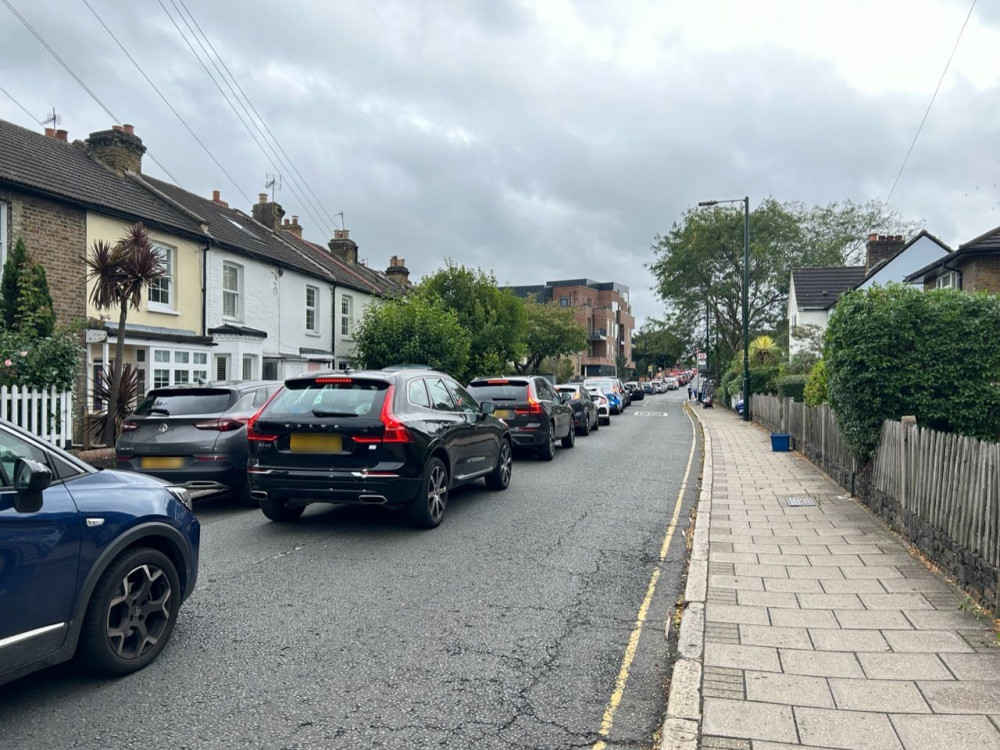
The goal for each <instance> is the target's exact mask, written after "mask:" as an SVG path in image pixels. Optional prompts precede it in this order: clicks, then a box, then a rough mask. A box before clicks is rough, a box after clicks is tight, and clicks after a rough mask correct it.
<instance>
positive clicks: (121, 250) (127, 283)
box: [87, 222, 163, 445]
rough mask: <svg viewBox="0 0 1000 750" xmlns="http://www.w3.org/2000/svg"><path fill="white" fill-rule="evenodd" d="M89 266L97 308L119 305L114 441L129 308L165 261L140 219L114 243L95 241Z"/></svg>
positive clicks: (110, 424)
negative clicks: (162, 259)
mask: <svg viewBox="0 0 1000 750" xmlns="http://www.w3.org/2000/svg"><path fill="white" fill-rule="evenodd" d="M87 267H88V269H89V271H88V274H87V278H88V280H92V281H94V282H95V283H94V286H93V287H92V288H91V290H90V301H91V303H93V305H94V306H95V307H96V308H97V309H98V310H113V309H114V308H116V307H117V308H118V335H117V342H116V344H115V359H114V362H113V363H112V369H111V383H110V388H109V394H108V413H107V416H106V418H105V422H104V435H103V440H104V444H105V445H113V444H114V442H115V434H116V429H117V421H116V420H117V414H118V402H119V394H120V392H121V382H122V359H123V357H124V356H125V323H126V321H127V320H128V310H129V308H130V307H131V308H132V309H133V310H138V309H139V308H140V306H141V304H142V300H143V296H144V294H143V292H144V291H145V290H146V288H147V287H148V286H149V284H150V283H151V282H152V281H153V280H154V279H157V278H159V277H160V276H162V275H163V263H162V261H161V259H160V255H159V254H158V253H157V252H156V250H154V249H153V243H152V242H151V241H150V239H149V232H147V231H146V228H145V227H144V226H143V225H142V223H141V222H137V223H135V224H133V225H132V226H131V227H129V228H128V230H126V232H125V234H124V235H122V237H121V239H119V240H118V242H117V243H115V244H114V245H111V244H110V243H108V242H107V241H105V240H97V241H96V242H94V244H93V245H92V246H91V248H90V255H89V256H88V257H87Z"/></svg>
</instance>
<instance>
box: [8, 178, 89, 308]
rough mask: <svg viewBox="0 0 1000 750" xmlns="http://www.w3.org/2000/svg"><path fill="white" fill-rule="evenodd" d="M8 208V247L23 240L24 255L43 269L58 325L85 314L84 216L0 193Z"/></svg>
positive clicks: (57, 205)
mask: <svg viewBox="0 0 1000 750" xmlns="http://www.w3.org/2000/svg"><path fill="white" fill-rule="evenodd" d="M0 201H4V202H6V203H7V204H8V205H9V206H10V209H9V214H10V218H9V221H10V226H9V227H8V229H9V235H8V238H9V242H10V247H13V246H14V242H16V241H17V238H18V237H23V238H24V242H25V244H26V245H27V247H28V252H29V253H30V254H31V256H32V257H33V258H34V259H35V261H37V262H38V263H41V264H42V265H43V266H45V273H46V275H47V276H48V280H49V289H50V291H51V292H52V300H53V303H54V307H55V312H56V318H57V320H58V322H59V323H60V324H64V325H65V324H69V323H71V322H73V321H77V320H82V319H83V318H84V317H86V314H87V284H86V281H87V268H86V263H85V262H84V258H85V257H86V254H87V214H86V212H85V211H83V210H82V209H77V208H72V207H70V206H67V205H65V204H61V203H55V202H53V201H49V200H46V199H44V198H36V197H34V196H30V195H25V194H23V193H14V192H11V191H7V190H0Z"/></svg>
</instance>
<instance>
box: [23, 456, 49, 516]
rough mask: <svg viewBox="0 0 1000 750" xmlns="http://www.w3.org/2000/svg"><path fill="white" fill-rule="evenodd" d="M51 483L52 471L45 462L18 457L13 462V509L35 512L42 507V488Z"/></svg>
mask: <svg viewBox="0 0 1000 750" xmlns="http://www.w3.org/2000/svg"><path fill="white" fill-rule="evenodd" d="M50 484H52V472H51V471H50V470H49V467H47V466H46V465H45V464H43V463H41V462H39V461H33V460H31V459H30V458H18V459H17V461H16V462H15V463H14V491H15V492H16V493H17V496H16V497H15V498H14V510H16V511H17V512H18V513H37V512H38V511H39V510H41V509H42V490H44V489H45V488H46V487H48V486H49V485H50Z"/></svg>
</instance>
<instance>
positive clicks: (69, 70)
mask: <svg viewBox="0 0 1000 750" xmlns="http://www.w3.org/2000/svg"><path fill="white" fill-rule="evenodd" d="M2 2H3V4H4V5H6V6H7V9H8V10H10V12H11V13H13V14H14V16H15V17H16V18H17V20H18V21H20V22H21V24H22V25H23V26H24V27H25V28H26V29H27V30H28V31H30V32H31V35H32V36H34V37H35V39H37V40H38V43H39V44H41V45H42V46H43V47H45V49H46V50H48V52H49V54H50V55H52V57H54V58H55V59H56V62H58V63H59V64H60V65H61V66H62V67H63V70H65V71H66V72H67V73H69V74H70V76H72V78H73V80H74V81H76V82H77V83H78V84H79V85H80V88H82V89H83V90H84V91H86V92H87V93H88V94H89V95H90V98H91V99H93V100H94V101H95V102H97V105H98V106H99V107H100V108H101V109H103V110H104V111H105V113H106V114H107V115H108V117H110V118H111V120H112V122H114V123H115V124H117V125H121V120H120V119H118V118H117V117H116V116H115V114H114V112H112V111H111V110H110V109H108V107H107V105H105V103H104V102H102V101H101V100H100V98H99V97H98V96H97V94H95V93H94V92H93V91H91V89H90V87H89V86H87V84H85V83H84V82H83V79H82V78H80V76H78V75H77V74H76V73H75V72H74V71H73V69H72V68H71V67H70V66H69V65H67V64H66V61H65V60H63V59H62V58H61V57H59V55H58V53H57V52H56V51H55V50H54V49H52V47H51V46H50V45H49V43H48V42H46V41H45V39H43V38H42V35H41V34H39V33H38V32H37V31H35V28H34V27H33V26H32V25H31V24H30V23H28V19H26V18H25V17H24V16H22V15H21V14H20V13H19V12H18V10H17V8H15V7H14V6H13V5H12V4H11V3H10V0H2ZM8 96H10V95H9V94H8ZM12 98H13V97H12ZM18 106H20V105H18ZM22 109H23V107H22ZM32 118H33V116H32ZM146 156H148V157H149V158H150V159H151V160H152V161H153V163H154V164H155V165H156V166H158V167H159V168H160V169H162V170H163V172H164V173H165V174H166V175H168V176H169V177H170V179H171V180H173V181H174V182H177V180H176V179H175V178H174V177H173V176H172V175H170V172H168V171H167V168H166V167H164V166H163V165H162V164H160V162H158V161H157V160H156V157H155V156H153V154H152V153H150V152H149V151H147V152H146Z"/></svg>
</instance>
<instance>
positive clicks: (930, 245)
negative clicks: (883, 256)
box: [858, 235, 948, 289]
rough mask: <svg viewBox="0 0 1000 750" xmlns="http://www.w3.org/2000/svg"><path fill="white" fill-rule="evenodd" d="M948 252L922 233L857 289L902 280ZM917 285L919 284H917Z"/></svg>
mask: <svg viewBox="0 0 1000 750" xmlns="http://www.w3.org/2000/svg"><path fill="white" fill-rule="evenodd" d="M947 254H948V250H946V249H945V248H943V247H941V245H939V244H938V243H937V242H935V241H934V240H932V239H931V238H930V237H928V236H926V235H924V236H922V237H920V238H919V239H917V240H916V241H915V242H914V243H913V244H912V245H910V246H909V247H907V248H906V249H905V250H903V252H901V253H900V254H899V255H897V256H896V257H895V258H893V259H892V260H891V261H889V262H888V263H886V264H885V265H884V266H882V268H880V269H878V271H877V272H875V273H874V274H872V276H871V278H869V279H867V280H866V281H865V282H864V283H863V284H861V285H860V286H859V287H858V288H859V289H869V288H871V287H873V286H875V285H876V284H878V285H881V286H884V285H885V284H888V283H889V282H890V281H898V282H900V283H902V282H903V279H905V278H906V277H907V276H909V275H910V274H911V273H913V272H914V271H919V270H920V269H921V268H923V267H924V266H926V265H930V264H931V263H933V262H934V261H936V260H938V259H939V258H942V257H944V256H945V255H947ZM918 286H919V284H918Z"/></svg>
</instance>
